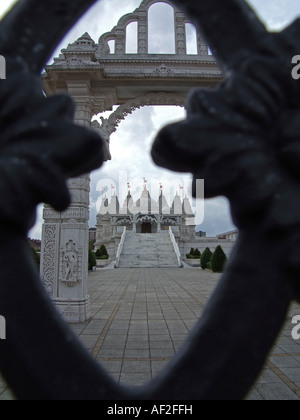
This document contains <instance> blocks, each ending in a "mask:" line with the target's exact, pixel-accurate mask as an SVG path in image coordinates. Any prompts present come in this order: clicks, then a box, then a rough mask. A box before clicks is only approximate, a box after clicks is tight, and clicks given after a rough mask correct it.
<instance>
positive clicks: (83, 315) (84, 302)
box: [53, 296, 91, 324]
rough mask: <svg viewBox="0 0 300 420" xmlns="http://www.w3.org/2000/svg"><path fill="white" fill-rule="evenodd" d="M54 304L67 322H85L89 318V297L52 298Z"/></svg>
mask: <svg viewBox="0 0 300 420" xmlns="http://www.w3.org/2000/svg"><path fill="white" fill-rule="evenodd" d="M53 302H54V304H55V307H56V308H57V310H58V311H59V313H60V314H61V315H62V317H63V318H64V319H65V320H66V321H67V322H68V323H69V324H78V323H83V322H87V321H88V320H89V319H90V318H91V313H90V307H91V305H90V297H89V296H87V297H86V298H85V299H59V298H57V299H54V301H53Z"/></svg>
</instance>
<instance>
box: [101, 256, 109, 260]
mask: <svg viewBox="0 0 300 420" xmlns="http://www.w3.org/2000/svg"><path fill="white" fill-rule="evenodd" d="M99 260H108V255H102V256H101V257H100V258H99Z"/></svg>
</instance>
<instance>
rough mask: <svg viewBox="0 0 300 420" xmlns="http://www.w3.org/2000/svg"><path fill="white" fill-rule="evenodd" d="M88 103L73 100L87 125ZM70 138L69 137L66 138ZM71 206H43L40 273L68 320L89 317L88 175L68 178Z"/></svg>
mask: <svg viewBox="0 0 300 420" xmlns="http://www.w3.org/2000/svg"><path fill="white" fill-rule="evenodd" d="M90 121H91V109H90V106H89V104H88V103H83V102H81V103H80V101H79V103H78V104H77V114H76V122H77V123H78V124H81V125H86V126H88V125H90ZM70 141H72V139H70ZM69 189H70V193H71V197H72V203H71V206H70V207H69V209H68V210H67V211H65V212H64V213H57V212H55V211H54V210H53V209H52V208H50V207H49V206H45V208H44V225H43V234H42V255H41V276H42V279H43V282H44V284H45V287H46V289H47V291H48V293H49V295H50V296H51V298H52V299H53V302H54V304H55V306H56V307H57V309H58V310H59V312H60V313H61V314H62V315H63V316H64V318H65V319H66V320H67V321H68V322H70V323H80V322H85V321H87V320H88V319H89V318H90V298H89V296H88V245H89V226H88V220H89V192H90V176H89V175H86V176H82V177H80V178H75V179H71V180H70V181H69Z"/></svg>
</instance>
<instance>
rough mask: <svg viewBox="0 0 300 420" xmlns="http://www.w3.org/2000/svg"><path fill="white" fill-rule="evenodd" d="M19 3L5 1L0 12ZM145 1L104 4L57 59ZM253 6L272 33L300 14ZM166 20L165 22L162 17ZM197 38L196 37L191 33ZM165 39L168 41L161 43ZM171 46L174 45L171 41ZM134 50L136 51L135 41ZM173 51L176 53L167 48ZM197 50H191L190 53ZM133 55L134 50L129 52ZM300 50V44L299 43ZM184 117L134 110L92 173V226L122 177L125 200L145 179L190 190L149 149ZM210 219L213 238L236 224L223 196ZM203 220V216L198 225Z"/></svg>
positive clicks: (257, 1) (173, 111) (294, 6)
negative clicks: (104, 197)
mask: <svg viewBox="0 0 300 420" xmlns="http://www.w3.org/2000/svg"><path fill="white" fill-rule="evenodd" d="M12 3H14V1H10V0H1V3H0V14H2V13H4V12H5V10H6V9H7V8H8V7H9V6H10V5H11V4H12ZM140 3H141V0H127V1H126V2H123V1H120V0H99V1H98V3H96V5H95V6H93V7H92V8H91V9H90V10H89V12H88V13H86V15H85V16H84V17H83V18H82V19H81V20H80V22H79V23H78V24H77V25H76V26H75V27H74V28H73V29H72V30H71V31H70V32H69V33H68V35H67V36H66V37H65V39H64V40H63V41H62V43H61V44H60V45H59V47H58V48H57V50H56V52H55V53H54V56H57V55H58V53H59V51H60V50H61V49H62V48H65V47H66V46H67V45H68V44H69V43H72V42H74V41H75V40H76V39H78V38H79V37H80V36H81V35H82V34H83V33H85V32H88V33H89V34H90V36H91V37H92V38H93V39H94V40H95V41H96V42H98V39H99V37H100V36H101V34H103V33H105V32H109V31H110V30H111V29H112V28H113V27H114V26H115V25H116V24H117V23H118V20H119V19H120V17H122V16H123V15H124V14H126V13H130V12H132V11H134V10H135V9H136V8H137V7H138V6H139V5H140ZM249 3H250V4H251V5H252V6H253V7H254V8H255V9H256V11H257V12H258V14H259V15H260V17H261V19H262V20H263V21H264V22H265V23H266V24H267V26H268V27H269V28H270V29H272V30H279V29H281V28H283V27H284V26H286V25H287V24H288V23H290V22H291V21H292V20H294V19H295V18H296V17H298V16H300V2H299V0H263V1H262V0H249ZM162 16H163V20H162V19H161V17H162ZM159 17H160V19H159V18H158V17H157V16H154V17H153V21H154V22H155V25H156V26H155V27H154V29H153V30H154V31H155V32H154V35H155V36H153V37H152V39H153V42H152V44H151V46H150V48H151V49H152V51H153V52H159V51H157V48H158V46H159V47H160V48H164V51H163V52H170V53H171V52H173V51H172V48H173V46H172V45H171V46H170V42H169V40H168V31H167V29H166V28H167V27H168V26H169V23H168V17H167V15H166V14H161V15H160V16H159ZM191 36H192V35H191ZM162 40H163V41H165V42H164V43H163V42H162ZM171 44H172V43H171ZM129 48H135V46H134V44H133V43H131V44H130V45H129ZM168 48H171V50H168ZM192 51H193V46H191V52H192ZM128 52H130V51H128ZM299 52H300V45H299ZM182 118H184V110H183V109H181V108H177V107H145V108H142V109H140V110H137V111H135V112H134V113H133V114H132V115H130V116H128V117H127V118H126V120H124V121H123V122H122V123H121V124H120V126H119V128H118V130H117V132H116V133H114V134H113V135H112V137H111V153H112V156H113V159H112V161H110V162H108V163H106V164H105V165H104V166H103V168H101V169H100V170H98V171H95V172H94V173H93V174H92V177H91V178H92V182H91V217H90V226H91V227H92V226H94V225H95V222H96V214H97V210H98V207H99V203H100V202H101V195H102V188H103V186H104V187H105V186H108V191H107V192H106V194H107V196H108V197H110V194H111V190H110V185H111V184H112V183H115V184H116V186H117V187H118V181H119V178H120V176H121V178H122V180H123V183H122V185H120V187H122V188H121V190H120V191H119V195H120V200H121V201H122V200H123V198H124V193H125V191H126V184H127V182H130V184H132V185H131V186H132V188H133V192H134V193H135V195H136V197H137V196H138V195H139V194H140V191H141V188H142V186H143V177H145V178H147V180H150V181H149V182H151V180H154V181H153V184H155V185H156V186H157V188H156V189H157V191H156V190H155V191H153V196H154V198H155V195H156V194H158V191H159V182H161V183H162V184H163V185H167V184H168V183H169V182H170V181H173V185H178V189H179V184H181V185H185V192H186V193H188V185H189V180H190V176H189V175H188V174H187V175H186V176H182V174H173V173H170V172H167V171H163V170H161V169H159V168H157V167H156V166H155V165H154V164H153V162H152V160H151V157H150V154H149V151H150V148H151V144H152V142H153V139H154V137H155V134H156V133H157V131H158V130H159V129H160V128H161V127H162V126H164V125H166V124H168V123H170V122H173V121H177V120H179V119H182ZM41 213H42V211H41V208H40V209H39V216H38V220H37V224H36V226H35V228H34V229H33V231H32V232H31V236H32V237H34V238H40V237H41V224H42V217H41ZM204 214H205V217H204V222H203V223H202V225H201V226H200V229H201V230H203V231H206V232H207V234H208V235H210V236H214V235H216V234H218V233H221V232H225V231H228V230H231V229H232V228H233V227H234V226H233V224H232V221H231V217H230V212H229V206H228V203H227V200H226V199H224V198H216V199H214V200H207V201H206V202H205V213H204ZM201 219H202V215H199V217H198V220H197V223H199V222H200V221H201Z"/></svg>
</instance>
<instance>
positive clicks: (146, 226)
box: [141, 223, 152, 233]
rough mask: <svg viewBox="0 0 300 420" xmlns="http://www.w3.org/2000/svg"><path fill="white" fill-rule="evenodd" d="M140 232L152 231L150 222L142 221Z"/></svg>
mask: <svg viewBox="0 0 300 420" xmlns="http://www.w3.org/2000/svg"><path fill="white" fill-rule="evenodd" d="M141 233H152V225H151V223H142V226H141Z"/></svg>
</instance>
